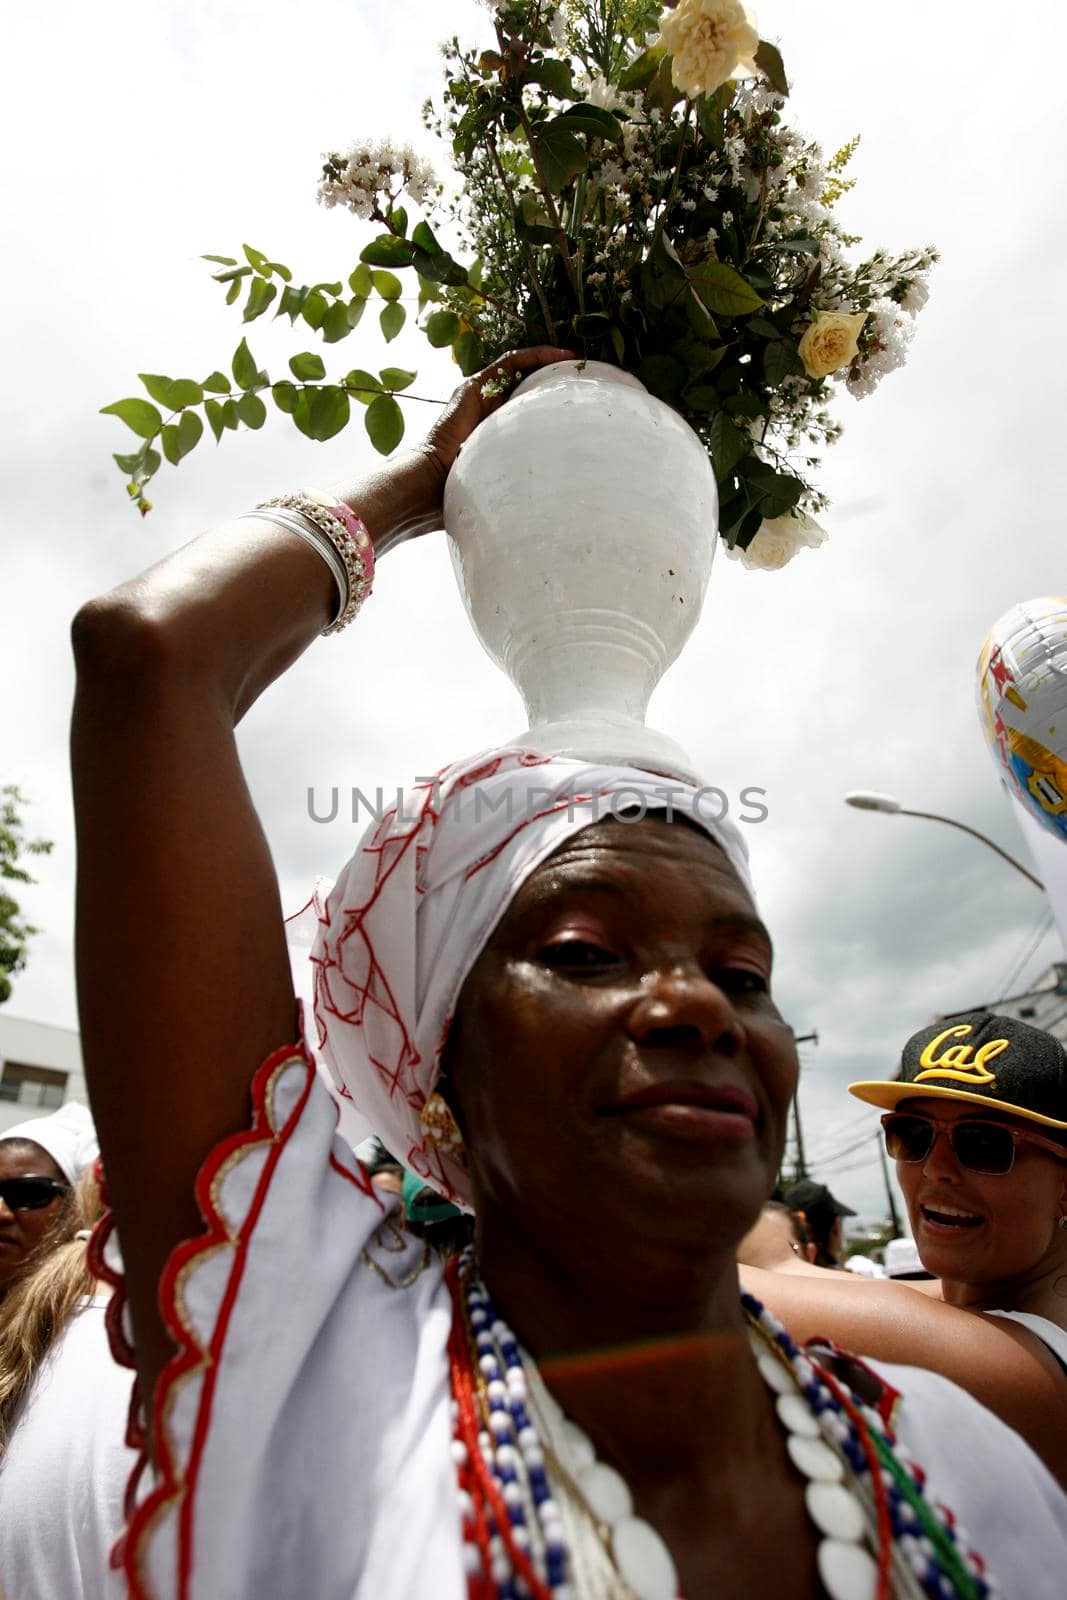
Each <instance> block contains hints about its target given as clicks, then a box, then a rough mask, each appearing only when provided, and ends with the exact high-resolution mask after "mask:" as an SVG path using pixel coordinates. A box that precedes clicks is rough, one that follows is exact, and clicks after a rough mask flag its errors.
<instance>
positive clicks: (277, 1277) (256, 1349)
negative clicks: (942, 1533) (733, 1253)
mask: <svg viewBox="0 0 1067 1600" xmlns="http://www.w3.org/2000/svg"><path fill="white" fill-rule="evenodd" d="M253 1099H254V1107H255V1111H254V1123H253V1127H252V1129H251V1131H250V1132H249V1133H248V1134H247V1135H243V1136H240V1137H238V1138H236V1139H231V1140H228V1141H226V1142H225V1143H224V1144H223V1145H222V1146H221V1147H220V1149H219V1150H218V1151H216V1152H215V1154H214V1155H213V1156H212V1157H211V1158H210V1159H209V1161H208V1162H207V1164H206V1165H205V1168H204V1170H203V1172H202V1174H201V1177H200V1180H199V1185H198V1193H199V1196H200V1200H201V1204H202V1206H203V1208H204V1210H205V1212H206V1213H207V1214H208V1216H209V1218H210V1226H209V1234H208V1235H207V1236H205V1238H203V1239H201V1240H198V1241H194V1242H193V1243H191V1244H189V1245H185V1246H182V1247H180V1249H179V1250H178V1251H177V1252H176V1254H175V1257H174V1258H173V1260H172V1262H171V1264H170V1266H169V1268H168V1270H167V1273H166V1274H165V1276H164V1283H163V1298H164V1303H165V1306H166V1311H167V1316H168V1320H169V1322H170V1324H171V1327H172V1331H173V1333H174V1334H175V1336H176V1338H178V1340H179V1342H180V1344H181V1347H182V1351H183V1354H182V1355H181V1357H179V1358H178V1360H177V1361H176V1362H175V1363H174V1364H172V1367H171V1369H169V1377H168V1380H167V1382H166V1385H165V1393H164V1398H163V1402H162V1409H161V1414H160V1416H159V1417H158V1418H157V1428H158V1445H157V1451H156V1474H155V1476H154V1478H151V1479H150V1478H149V1477H148V1475H146V1476H145V1478H144V1479H143V1481H142V1486H141V1489H140V1490H139V1493H138V1501H139V1503H138V1508H137V1510H136V1512H135V1514H134V1517H133V1521H132V1524H131V1530H130V1533H129V1536H128V1539H127V1541H126V1548H125V1562H126V1568H127V1573H128V1576H129V1580H130V1585H131V1589H130V1592H131V1594H132V1595H133V1596H135V1597H140V1596H151V1597H152V1600H275V1597H277V1600H293V1597H296V1596H301V1597H302V1596H308V1597H309V1600H465V1597H466V1580H465V1577H464V1568H463V1557H462V1549H461V1534H460V1517H459V1512H458V1508H457V1490H456V1481H455V1476H454V1468H453V1465H452V1460H451V1448H450V1440H451V1430H450V1415H449V1401H450V1394H449V1377H448V1363H447V1349H446V1346H447V1340H448V1333H449V1327H450V1323H451V1302H450V1295H449V1292H448V1289H447V1286H446V1285H445V1282H444V1279H443V1275H442V1269H441V1266H440V1264H439V1263H438V1262H437V1261H436V1260H432V1259H430V1257H429V1255H428V1253H427V1252H425V1251H424V1247H423V1245H422V1244H421V1243H420V1242H419V1241H417V1240H414V1239H412V1238H411V1237H410V1236H409V1235H407V1234H406V1233H404V1232H403V1231H402V1230H400V1229H398V1228H397V1227H396V1226H395V1225H394V1223H393V1221H392V1220H391V1213H388V1212H386V1211H385V1210H384V1209H383V1206H382V1203H381V1201H380V1199H379V1198H378V1197H377V1196H376V1194H375V1191H374V1190H373V1188H372V1186H371V1184H370V1182H369V1180H368V1178H367V1177H366V1174H365V1173H364V1172H363V1170H362V1168H361V1167H360V1165H359V1164H358V1162H357V1161H356V1160H355V1158H354V1157H353V1155H352V1153H351V1151H350V1149H348V1147H346V1146H345V1145H343V1144H342V1142H341V1141H340V1140H339V1139H336V1138H335V1137H334V1127H335V1122H336V1112H335V1109H334V1105H333V1103H332V1101H331V1099H330V1097H329V1095H328V1093H327V1091H326V1089H325V1088H324V1087H323V1085H322V1083H321V1082H320V1081H319V1079H318V1077H317V1075H316V1073H315V1071H314V1068H313V1067H312V1066H311V1065H310V1064H309V1063H308V1061H307V1059H306V1058H305V1057H304V1056H303V1055H302V1054H300V1053H299V1052H298V1051H296V1050H294V1049H293V1048H290V1049H288V1050H286V1051H281V1052H279V1053H278V1054H277V1055H275V1056H273V1057H272V1058H271V1059H270V1060H269V1061H268V1062H267V1063H266V1064H265V1065H264V1066H263V1067H262V1068H261V1069H260V1072H259V1073H258V1074H257V1077H256V1080H255V1083H254V1086H253ZM106 1253H113V1241H112V1242H111V1243H109V1244H108V1246H107V1247H106ZM880 1370H881V1371H883V1372H884V1374H885V1376H886V1377H887V1378H888V1380H889V1381H890V1383H891V1384H892V1385H893V1386H894V1387H896V1388H898V1389H900V1390H901V1391H902V1392H903V1395H904V1399H903V1401H902V1402H901V1404H900V1406H899V1407H898V1411H897V1415H896V1417H895V1419H894V1420H895V1426H896V1429H897V1434H898V1437H899V1438H900V1439H901V1441H902V1442H903V1443H904V1444H905V1445H906V1446H907V1447H908V1448H909V1450H910V1451H911V1453H912V1455H913V1456H914V1457H915V1458H916V1459H917V1460H918V1461H919V1463H920V1464H921V1465H922V1466H924V1467H925V1468H926V1470H927V1475H928V1476H927V1494H928V1497H929V1498H931V1499H933V1500H940V1501H944V1502H946V1503H947V1504H949V1505H950V1506H952V1507H953V1509H954V1510H955V1511H956V1513H957V1515H958V1517H959V1520H960V1523H961V1524H963V1525H964V1526H965V1527H966V1528H967V1529H968V1530H969V1532H970V1534H971V1535H972V1541H971V1542H972V1544H973V1545H974V1546H975V1547H976V1548H977V1550H978V1551H979V1552H980V1554H981V1555H982V1556H983V1557H984V1558H985V1560H986V1562H987V1564H988V1566H989V1568H990V1570H991V1572H992V1573H993V1574H994V1575H995V1576H996V1577H997V1578H998V1580H999V1583H1000V1587H1001V1591H1002V1593H1003V1594H1004V1595H1005V1596H1006V1597H1007V1600H1063V1594H1064V1577H1063V1575H1064V1573H1065V1572H1067V1497H1065V1496H1064V1495H1063V1494H1062V1493H1061V1492H1060V1490H1059V1489H1058V1488H1057V1487H1056V1485H1055V1484H1054V1482H1053V1480H1052V1479H1051V1477H1050V1476H1049V1474H1048V1473H1047V1472H1046V1470H1045V1469H1044V1467H1043V1466H1042V1465H1041V1463H1040V1462H1039V1461H1038V1460H1037V1458H1036V1456H1035V1455H1034V1454H1033V1452H1032V1451H1031V1450H1030V1449H1029V1448H1028V1446H1026V1445H1025V1444H1024V1443H1023V1442H1022V1441H1021V1440H1020V1439H1019V1438H1018V1436H1017V1435H1016V1434H1014V1433H1012V1432H1011V1431H1010V1430H1009V1429H1008V1428H1007V1427H1005V1426H1004V1424H1003V1423H1001V1422H1000V1421H998V1420H997V1419H996V1418H995V1417H993V1416H992V1415H990V1413H988V1412H987V1411H986V1410H985V1409H984V1408H983V1407H982V1406H980V1405H978V1403H977V1402H976V1401H974V1400H972V1399H971V1398H970V1397H969V1396H967V1395H965V1394H964V1393H962V1391H960V1390H958V1389H956V1388H955V1387H954V1386H953V1385H952V1384H950V1383H948V1382H947V1381H946V1380H944V1379H941V1378H938V1377H936V1376H934V1375H932V1374H930V1373H925V1372H920V1371H918V1370H916V1369H913V1368H906V1367H885V1368H882V1369H880ZM19 1600H21V1596H20V1597H19ZM50 1600H52V1597H50ZM57 1600H58V1597H57Z"/></svg>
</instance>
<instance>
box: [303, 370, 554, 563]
mask: <svg viewBox="0 0 1067 1600" xmlns="http://www.w3.org/2000/svg"><path fill="white" fill-rule="evenodd" d="M575 359H576V357H575V352H574V351H573V350H562V349H558V348H557V347H556V346H555V345H545V344H543V345H536V346H535V347H534V348H532V349H529V350H512V351H509V353H508V354H507V355H506V356H501V357H500V359H499V361H494V362H493V363H492V364H491V365H490V366H488V367H485V368H483V370H482V371H481V372H476V373H475V374H474V376H473V377H472V378H468V379H467V380H466V382H465V383H461V384H460V386H459V388H458V389H457V390H456V392H455V394H454V395H453V396H452V398H451V400H450V401H449V402H448V404H447V406H446V407H445V409H444V411H443V412H442V413H441V415H440V416H439V417H438V419H437V421H436V422H435V423H434V425H433V427H432V428H431V429H430V432H429V433H428V434H427V436H426V438H425V439H424V440H423V441H422V443H421V444H420V445H419V446H418V447H417V448H416V449H414V450H410V451H408V452H407V453H406V454H404V455H398V456H392V457H390V459H389V460H388V461H386V462H384V463H383V464H382V465H381V467H379V468H378V470H377V471H376V472H372V473H368V474H367V475H365V476H364V477H362V478H360V479H359V480H358V481H357V482H356V483H344V484H335V485H334V486H333V489H332V493H333V494H335V495H336V496H337V498H338V499H340V500H344V501H345V503H346V504H347V505H350V506H351V507H352V509H353V511H355V512H357V513H358V514H359V516H361V517H362V519H363V521H364V522H365V523H366V525H367V529H368V531H369V533H370V536H371V539H372V540H373V542H374V553H375V555H376V556H381V555H384V554H385V552H386V551H387V550H391V549H392V548H393V547H394V545H398V544H403V543H404V542H405V541H406V540H408V539H415V538H418V536H419V535H420V534H423V533H434V532H436V530H437V529H438V528H440V527H441V526H442V525H443V521H444V494H445V479H446V478H447V477H448V474H449V469H450V468H451V466H452V463H453V461H455V459H456V456H457V455H458V454H459V447H460V445H461V444H463V443H464V441H465V440H467V439H469V438H470V436H471V434H472V433H473V432H474V430H475V428H477V427H478V426H479V424H480V423H482V422H484V421H485V419H486V417H488V416H491V415H492V413H493V412H494V411H498V410H499V409H500V407H501V406H502V405H503V404H504V402H505V400H506V399H507V397H508V395H509V394H510V393H511V391H512V389H513V388H514V386H515V383H516V382H517V381H518V379H519V378H521V377H522V376H523V375H524V374H525V373H527V372H536V371H537V369H538V367H549V366H551V365H552V364H553V362H556V361H573V360H575Z"/></svg>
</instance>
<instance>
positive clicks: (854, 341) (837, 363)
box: [797, 311, 867, 378]
mask: <svg viewBox="0 0 1067 1600" xmlns="http://www.w3.org/2000/svg"><path fill="white" fill-rule="evenodd" d="M866 321H867V312H866V311H816V313H815V315H814V318H813V319H812V321H811V323H810V324H809V326H808V328H807V331H806V332H805V334H804V337H803V339H801V341H800V344H799V345H798V346H797V349H798V351H799V353H800V359H801V361H803V363H804V371H805V372H806V373H807V375H808V377H809V378H825V377H827V376H828V375H829V374H830V373H831V372H837V371H838V370H839V369H840V368H841V367H847V366H848V364H849V362H850V361H854V360H855V358H856V356H857V355H858V354H859V337H860V334H861V332H862V331H863V324H864V323H865V322H866Z"/></svg>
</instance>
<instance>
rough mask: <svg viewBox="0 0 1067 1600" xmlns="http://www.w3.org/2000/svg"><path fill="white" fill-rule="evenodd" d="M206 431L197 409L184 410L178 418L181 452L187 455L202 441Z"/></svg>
mask: <svg viewBox="0 0 1067 1600" xmlns="http://www.w3.org/2000/svg"><path fill="white" fill-rule="evenodd" d="M203 432H204V424H203V423H202V422H201V420H200V418H199V416H198V415H197V413H196V412H195V411H183V412H182V414H181V416H180V417H179V419H178V443H179V445H180V446H181V453H182V455H183V456H187V455H188V454H189V452H190V450H192V448H193V447H194V445H198V444H199V443H200V440H201V437H202V436H203Z"/></svg>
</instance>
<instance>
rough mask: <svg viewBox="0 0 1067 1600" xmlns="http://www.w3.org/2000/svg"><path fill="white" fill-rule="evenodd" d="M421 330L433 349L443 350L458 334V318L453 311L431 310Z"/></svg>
mask: <svg viewBox="0 0 1067 1600" xmlns="http://www.w3.org/2000/svg"><path fill="white" fill-rule="evenodd" d="M422 331H423V332H424V333H425V335H426V337H427V339H429V341H430V343H431V344H432V345H433V347H434V349H435V350H443V349H444V348H445V346H446V345H450V344H452V342H453V341H454V340H455V339H456V338H457V337H458V335H459V318H458V317H457V316H456V313H455V312H454V311H431V312H430V315H429V316H428V317H427V318H426V321H425V322H424V323H423V325H422Z"/></svg>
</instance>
